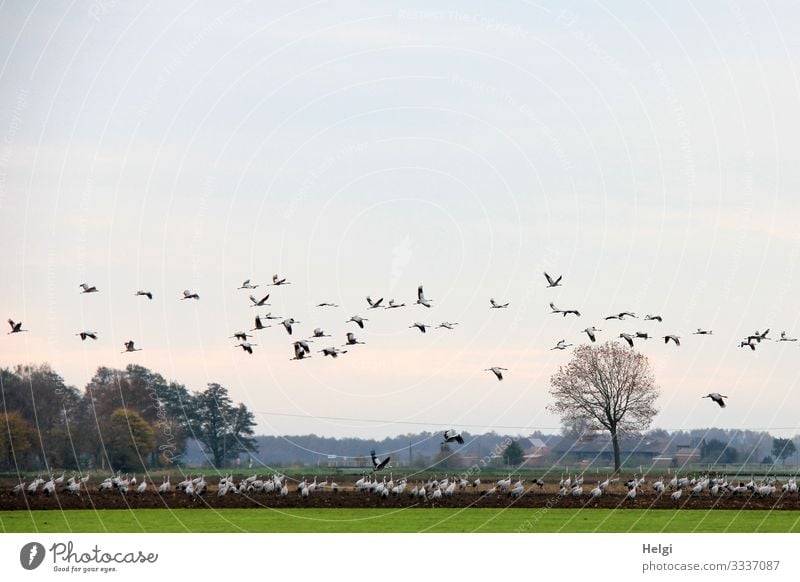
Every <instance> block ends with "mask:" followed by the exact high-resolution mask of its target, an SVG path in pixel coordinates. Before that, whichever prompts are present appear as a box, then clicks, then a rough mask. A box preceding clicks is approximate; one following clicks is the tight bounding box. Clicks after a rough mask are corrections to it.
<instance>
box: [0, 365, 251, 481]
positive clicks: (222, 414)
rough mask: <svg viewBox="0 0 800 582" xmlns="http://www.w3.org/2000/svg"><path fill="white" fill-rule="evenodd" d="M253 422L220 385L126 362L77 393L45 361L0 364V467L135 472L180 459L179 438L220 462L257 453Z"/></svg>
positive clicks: (217, 464)
mask: <svg viewBox="0 0 800 582" xmlns="http://www.w3.org/2000/svg"><path fill="white" fill-rule="evenodd" d="M254 427H255V420H254V417H253V414H252V413H251V412H250V411H249V410H248V409H247V407H246V406H245V405H244V404H235V403H234V402H233V400H232V399H231V397H230V396H229V394H228V391H227V390H226V389H225V387H224V386H221V385H220V384H216V383H210V384H208V385H207V386H206V388H205V389H204V390H202V391H197V392H193V391H190V390H188V389H187V388H186V386H184V385H183V384H180V383H177V382H172V381H167V380H166V379H165V378H164V377H163V376H162V375H161V374H158V373H156V372H153V371H151V370H148V369H147V368H145V367H143V366H137V365H134V364H131V365H129V366H127V367H126V368H125V369H124V370H116V369H112V368H106V367H100V368H98V369H97V372H96V373H95V374H94V376H93V377H92V378H91V380H89V382H88V384H87V385H86V386H85V388H84V389H83V391H81V390H78V389H77V388H75V387H74V386H69V385H67V384H66V383H65V382H64V379H63V378H62V377H61V376H60V375H59V374H58V373H57V372H55V371H54V370H53V369H52V368H51V367H50V366H49V365H47V364H41V365H24V366H22V365H21V366H16V367H15V368H13V369H0V469H2V470H13V471H24V470H40V469H42V470H50V469H53V468H60V469H67V470H76V471H89V470H93V469H104V470H121V471H136V470H144V469H145V468H147V469H154V468H159V467H170V466H175V465H180V464H182V456H183V454H184V452H185V450H186V443H187V440H188V439H190V438H192V439H195V440H197V441H198V442H199V443H201V445H202V447H203V451H204V454H205V455H206V457H207V459H208V462H209V463H210V464H213V465H214V466H215V467H224V466H226V465H227V464H229V463H230V462H231V461H232V460H234V459H236V458H238V456H239V455H240V454H241V453H243V452H255V451H256V450H257V446H256V441H255V438H254V431H253V429H254Z"/></svg>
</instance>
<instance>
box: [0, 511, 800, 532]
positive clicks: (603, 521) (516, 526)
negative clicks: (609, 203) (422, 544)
mask: <svg viewBox="0 0 800 582" xmlns="http://www.w3.org/2000/svg"><path fill="white" fill-rule="evenodd" d="M0 531H2V532H8V533H11V532H39V533H54V532H58V533H62V532H74V533H79V532H113V533H121V532H131V533H136V532H178V533H181V532H267V533H270V532H274V533H295V532H313V533H335V532H347V533H372V532H390V533H395V532H397V533H400V532H402V533H408V532H437V533H460V532H491V533H499V532H504V533H505V532H507V533H514V532H529V533H541V532H565V533H568V532H640V533H646V532H673V533H679V532H705V533H716V532H732V533H733V532H775V533H788V532H800V512H798V511H774V512H768V511H755V510H751V511H736V510H714V511H709V512H706V511H699V510H698V511H691V510H685V511H680V510H676V511H673V510H637V509H625V510H621V511H620V510H617V511H615V510H608V509H582V510H574V509H549V510H542V509H540V510H535V509H506V510H502V509H468V510H456V509H425V510H420V509H405V510H386V509H292V510H286V511H284V510H280V511H278V510H270V509H222V510H210V509H178V510H173V511H170V510H167V509H137V510H135V511H126V510H101V511H92V510H73V511H67V512H61V511H55V510H54V511H33V512H26V511H2V512H0Z"/></svg>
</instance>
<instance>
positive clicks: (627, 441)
mask: <svg viewBox="0 0 800 582" xmlns="http://www.w3.org/2000/svg"><path fill="white" fill-rule="evenodd" d="M668 446H669V443H668V442H667V441H664V440H661V439H656V438H650V437H647V436H646V435H627V436H622V437H620V439H619V447H620V457H621V459H622V463H623V464H628V465H633V464H643V463H646V464H654V463H657V464H662V463H663V462H664V458H665V457H667V456H668V455H666V454H665V451H666V449H667V447H668ZM552 452H553V454H554V456H555V459H553V460H556V461H558V460H559V459H561V461H560V462H561V463H562V464H563V463H577V464H579V465H581V466H584V467H589V466H592V465H595V466H610V465H613V464H614V446H613V444H612V442H611V435H608V434H589V435H585V436H583V437H581V438H563V439H561V441H560V442H559V443H558V444H557V445H556V446H555V447H553V451H552ZM656 459H658V461H656Z"/></svg>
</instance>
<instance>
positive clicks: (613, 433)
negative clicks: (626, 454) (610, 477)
mask: <svg viewBox="0 0 800 582" xmlns="http://www.w3.org/2000/svg"><path fill="white" fill-rule="evenodd" d="M611 443H612V444H613V445H614V472H615V473H619V466H620V464H621V463H620V455H619V439H618V438H617V431H616V430H612V431H611Z"/></svg>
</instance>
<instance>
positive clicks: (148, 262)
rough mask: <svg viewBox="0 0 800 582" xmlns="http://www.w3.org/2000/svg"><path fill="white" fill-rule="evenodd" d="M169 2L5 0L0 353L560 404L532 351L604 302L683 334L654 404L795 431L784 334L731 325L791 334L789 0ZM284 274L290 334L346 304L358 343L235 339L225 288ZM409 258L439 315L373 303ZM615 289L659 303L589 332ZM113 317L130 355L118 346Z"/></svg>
mask: <svg viewBox="0 0 800 582" xmlns="http://www.w3.org/2000/svg"><path fill="white" fill-rule="evenodd" d="M165 4H167V3H155V2H152V3H150V4H149V5H146V6H136V7H133V6H127V5H126V4H125V3H117V2H74V3H64V4H62V5H61V6H58V7H53V6H52V5H51V6H48V7H44V6H43V5H35V6H32V5H31V4H30V3H28V2H20V1H17V2H4V3H3V4H1V5H0V232H2V235H1V236H2V244H1V245H0V257H1V259H0V260H1V262H2V265H3V271H4V276H3V277H2V279H0V305H2V306H3V308H4V312H3V315H4V316H10V317H13V318H15V319H22V320H23V321H24V322H25V326H26V327H27V328H29V329H31V332H30V333H28V334H23V335H21V336H16V337H7V336H3V337H2V339H0V346H1V347H0V365H11V364H14V363H18V362H27V361H33V362H38V361H44V360H46V361H49V362H51V363H52V364H53V366H54V367H56V368H57V369H58V370H59V371H60V372H62V373H63V374H64V375H65V376H66V378H67V380H68V381H70V382H72V383H74V384H76V385H78V386H83V385H84V384H85V382H86V381H87V380H88V378H89V377H91V375H92V374H93V372H94V370H95V369H96V367H97V366H98V365H108V366H124V365H125V364H126V363H127V362H137V363H141V364H143V365H146V366H150V367H152V368H154V369H156V370H158V371H160V372H162V373H163V374H164V375H166V376H168V377H170V378H175V379H178V380H180V381H183V382H185V383H186V384H187V385H189V386H190V387H192V388H200V387H202V386H203V385H204V384H205V382H208V381H219V382H221V383H222V384H224V385H226V386H227V387H228V388H229V389H230V390H231V392H232V394H233V395H234V397H235V398H237V399H240V400H242V401H244V402H245V403H247V404H248V406H250V407H251V408H252V409H254V410H257V411H258V410H264V411H279V412H289V413H307V414H312V415H314V414H317V415H334V416H355V417H367V418H393V419H398V420H403V419H407V420H415V421H417V420H433V421H436V422H444V423H447V424H452V425H454V426H456V427H458V426H461V425H465V424H482V425H488V426H496V425H526V426H528V425H530V426H557V425H558V422H557V419H556V418H554V417H553V416H552V415H551V414H550V413H548V412H547V411H546V410H545V409H544V407H545V406H546V405H547V404H548V403H549V397H548V395H547V389H548V378H549V376H550V374H551V373H552V372H553V371H555V369H556V368H557V366H558V364H559V363H563V362H565V361H566V360H567V358H568V353H566V352H564V353H562V352H552V351H550V350H549V348H550V347H551V346H552V345H553V344H554V343H555V342H556V341H557V340H559V339H561V338H565V339H567V340H568V341H570V342H574V343H578V342H580V341H581V340H582V339H583V336H582V335H581V334H580V333H579V331H580V330H581V329H583V328H584V327H586V326H588V325H592V324H595V325H597V326H598V327H600V328H603V329H605V330H606V331H607V333H604V334H602V335H601V337H604V338H610V337H615V336H616V335H617V334H618V333H619V332H620V331H637V330H642V331H644V330H645V329H648V330H655V331H659V330H663V332H664V333H678V334H679V335H681V336H683V338H684V345H683V346H681V348H679V349H673V348H672V346H670V347H669V348H667V347H665V346H664V345H663V344H661V343H656V342H652V343H649V344H647V345H646V346H644V351H645V352H646V353H647V354H648V355H650V356H651V358H652V361H653V364H654V366H655V369H656V374H657V379H658V381H659V383H660V384H661V386H662V388H663V396H662V398H661V400H660V406H661V409H662V412H661V414H660V415H659V416H658V417H657V419H656V422H655V425H657V426H662V427H667V428H681V427H686V428H691V427H702V426H709V425H715V426H721V427H748V428H749V427H753V428H756V427H781V426H787V427H791V426H795V425H796V424H797V420H796V419H797V418H798V417H799V416H800V401H799V400H798V399H797V398H795V397H793V395H794V394H795V391H796V389H797V388H796V383H797V380H798V377H799V376H800V373H798V371H797V367H796V365H795V364H794V362H796V361H797V355H798V353H800V352H798V351H797V350H798V349H800V346H798V345H797V344H787V345H778V344H770V345H766V346H764V348H763V349H760V350H759V351H757V352H755V353H750V352H749V351H748V352H745V351H744V350H740V349H738V348H737V347H736V346H737V343H738V339H739V336H741V335H744V334H746V333H751V332H752V331H754V330H755V329H763V328H764V327H770V328H772V330H773V331H774V332H775V334H776V335H777V332H778V331H780V330H781V329H786V330H787V331H789V332H796V333H797V334H799V335H800V322H798V315H797V313H798V311H797V304H798V300H797V293H796V290H797V288H798V283H800V276H798V274H797V266H798V257H797V248H798V239H799V238H800V237H799V236H798V234H797V228H796V224H795V223H796V222H797V216H798V211H800V202H798V197H797V196H796V193H797V191H798V188H799V187H800V169H798V166H797V163H796V155H797V152H798V151H800V137H799V136H800V131H798V130H800V115H798V110H800V107H798V105H800V103H799V101H800V100H799V99H798V97H799V96H800V91H799V89H800V77H798V67H797V63H798V62H800V59H799V58H798V57H800V41H798V40H797V37H796V34H794V31H796V30H797V27H798V25H800V14H798V12H800V9H798V7H797V6H796V5H794V4H793V3H790V2H777V3H776V2H770V3H769V4H766V3H763V4H761V3H757V4H756V3H741V4H738V3H735V2H715V3H702V4H700V3H697V4H693V3H683V2H675V3H668V4H661V3H653V4H648V3H641V2H608V3H588V2H574V3H563V2H557V3H556V2H550V3H530V2H504V3H495V4H493V5H492V7H491V8H487V7H486V6H485V5H484V3H478V2H470V3H466V2H449V3H448V2H445V3H440V4H438V5H437V7H436V8H431V7H430V6H429V3H423V2H417V3H414V2H404V3H394V2H392V3H389V2H384V3H379V2H336V3H331V2H315V3H307V4H298V3H296V2H273V3H270V6H269V8H265V7H263V6H261V5H260V3H255V2H252V3H231V5H230V7H226V8H225V9H224V10H220V9H219V8H215V7H214V4H213V3H210V2H191V3H180V2H175V3H168V5H165ZM544 268H546V269H548V270H550V271H552V272H554V273H563V274H564V281H565V284H564V287H563V288H561V289H557V290H545V289H544V287H543V284H544V281H543V278H542V277H541V271H542V269H544ZM275 272H280V273H283V274H285V275H286V276H287V277H288V278H289V279H290V280H292V281H293V285H292V286H290V287H285V288H280V289H277V290H276V291H275V292H274V301H273V311H275V312H277V313H279V314H281V315H287V316H293V317H295V319H298V320H300V321H301V322H302V325H301V326H299V328H298V329H299V331H298V333H301V334H302V335H306V334H308V333H310V330H311V329H313V328H314V327H317V326H322V327H324V328H325V329H327V330H329V331H330V332H332V333H334V334H335V335H336V338H335V339H336V343H341V341H340V340H341V338H342V337H343V334H344V332H345V331H347V330H349V329H351V327H354V326H353V324H347V325H345V324H344V321H345V320H346V319H347V318H349V317H350V315H353V314H355V313H360V314H361V315H364V316H366V317H369V318H370V322H369V325H368V329H367V330H365V331H364V332H361V333H360V336H363V339H365V340H366V341H367V342H368V345H366V346H360V347H359V349H358V350H353V352H352V353H350V354H347V357H343V358H341V359H339V360H338V361H331V360H329V359H323V358H322V357H321V355H320V354H315V357H314V359H312V360H310V361H308V362H289V361H288V358H289V357H290V356H291V347H290V344H289V341H288V340H289V338H288V336H287V335H286V334H285V333H284V332H283V331H281V330H277V329H271V330H267V331H266V332H263V333H262V334H261V335H260V336H259V337H258V338H257V340H255V341H257V342H258V343H259V344H260V345H259V346H258V349H257V351H256V354H255V355H254V356H252V357H247V356H246V354H243V353H241V351H240V350H234V349H233V348H232V347H231V346H232V342H231V341H229V340H227V339H226V338H227V336H229V335H230V334H231V333H232V332H233V331H235V330H238V329H240V328H244V327H251V321H252V317H253V315H254V311H256V310H254V309H252V308H250V307H248V306H247V303H248V301H247V298H246V294H245V293H244V292H241V291H239V292H237V291H236V290H235V288H236V287H237V286H238V285H239V283H240V282H241V281H242V280H243V279H245V278H252V279H254V280H255V281H256V282H266V281H267V280H268V279H269V278H270V277H271V276H272V274H273V273H275ZM82 281H89V282H91V283H94V284H96V285H97V286H98V287H99V288H100V289H101V291H102V293H100V294H98V295H95V296H86V297H84V296H80V295H78V287H77V285H78V283H80V282H82ZM420 283H424V284H425V288H426V292H427V294H428V295H429V296H430V297H431V298H433V299H434V308H433V309H431V310H430V311H427V310H424V308H422V307H419V306H417V307H413V308H411V307H409V308H407V309H406V310H398V311H396V312H370V313H367V311H366V309H365V307H366V303H365V301H364V297H365V296H366V295H367V294H371V295H373V296H385V297H386V298H387V300H388V298H389V297H396V298H397V299H401V300H405V301H406V302H411V301H413V299H414V292H415V289H416V286H417V285H418V284H420ZM140 287H143V288H148V289H151V290H152V291H153V292H154V293H155V294H156V299H155V300H154V301H153V302H152V303H145V302H144V300H139V299H138V298H135V297H133V292H134V291H135V290H136V289H138V288H140ZM185 288H190V289H193V290H196V291H197V292H198V293H200V295H201V300H200V301H199V302H198V303H190V304H187V302H179V301H177V299H178V297H179V295H180V292H181V291H182V290H183V289H185ZM258 291H259V292H260V291H261V289H259V290H258ZM489 297H496V298H497V299H500V300H504V301H510V302H511V308H510V309H509V310H508V311H506V312H499V313H498V312H489V311H488V299H489ZM322 300H331V301H336V302H338V303H340V304H341V305H342V308H341V309H339V310H336V311H325V312H321V311H319V310H315V309H314V308H313V307H312V306H313V305H314V304H316V303H318V302H319V301H322ZM550 300H555V301H556V303H557V304H558V305H564V306H566V307H573V306H574V307H577V308H579V309H580V310H581V312H582V313H583V314H584V316H583V317H581V318H580V319H579V320H573V319H567V320H563V319H560V318H557V317H555V316H550V315H548V311H549V308H548V307H547V304H548V302H549V301H550ZM623 309H633V310H634V311H636V312H637V313H640V314H644V313H647V312H660V313H662V315H663V316H664V318H665V322H664V323H663V324H662V325H660V326H658V325H651V326H649V327H647V326H645V325H644V323H642V322H639V323H637V324H620V323H618V322H617V323H606V322H603V324H604V325H601V321H602V317H603V316H605V315H607V314H609V313H613V312H617V311H620V310H623ZM417 320H419V321H424V322H426V323H434V324H435V323H439V322H440V321H443V320H450V321H458V322H460V323H461V325H460V326H459V327H458V328H457V331H456V332H453V333H444V332H441V331H437V332H436V333H430V334H427V335H426V336H421V335H420V334H419V333H418V332H416V331H415V330H410V329H408V326H409V325H410V324H411V323H413V322H414V321H417ZM697 327H709V328H713V329H714V331H715V333H714V336H713V337H710V338H697V337H693V336H691V335H690V333H691V332H692V331H693V330H694V329H696V328H697ZM81 329H91V330H96V331H98V332H99V333H100V336H101V339H100V340H99V341H98V342H96V343H92V344H81V343H80V342H79V341H78V339H77V338H75V337H74V335H72V334H74V333H76V332H77V331H80V330H81ZM127 339H135V340H136V341H137V343H138V344H140V345H141V346H142V347H143V348H144V351H142V352H140V353H138V354H136V355H134V356H121V355H120V354H119V351H120V349H121V345H122V342H123V341H124V340H127ZM315 347H316V348H321V347H322V346H321V345H316V346H315ZM490 365H501V366H505V367H508V368H510V369H511V371H510V372H509V374H508V376H507V380H506V381H504V382H503V383H502V384H501V383H498V382H496V381H494V380H493V378H491V377H490V376H488V375H487V373H486V372H483V371H482V369H483V368H485V367H488V366H490ZM711 390H715V391H720V392H722V393H725V394H728V395H729V396H730V407H729V408H728V409H726V410H724V411H720V410H719V409H717V408H716V407H714V406H711V405H709V402H708V401H707V400H701V399H700V398H699V396H701V395H702V394H705V393H707V392H708V391H711ZM260 421H261V425H260V428H261V430H262V431H263V432H278V433H284V432H292V433H301V432H316V433H318V434H331V435H343V434H359V435H375V436H380V435H384V434H395V433H397V432H402V430H403V427H400V428H398V427H397V426H372V425H370V426H369V427H365V426H349V425H347V424H346V423H339V424H336V423H331V422H322V421H315V420H308V421H301V420H288V419H277V418H267V417H260ZM430 428H432V429H435V428H439V426H438V425H431V427H430Z"/></svg>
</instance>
